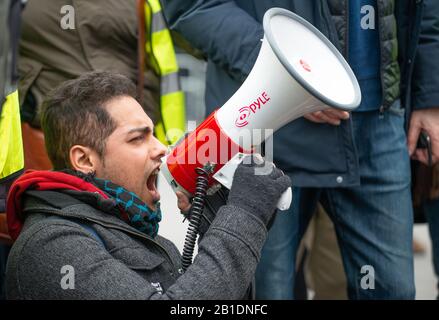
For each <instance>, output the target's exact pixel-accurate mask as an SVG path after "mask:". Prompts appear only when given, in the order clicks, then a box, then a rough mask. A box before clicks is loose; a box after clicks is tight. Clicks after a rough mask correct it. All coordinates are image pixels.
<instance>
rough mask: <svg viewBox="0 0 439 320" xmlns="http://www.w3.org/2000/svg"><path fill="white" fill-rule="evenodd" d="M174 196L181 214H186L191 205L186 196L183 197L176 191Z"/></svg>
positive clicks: (181, 193) (182, 194)
mask: <svg viewBox="0 0 439 320" xmlns="http://www.w3.org/2000/svg"><path fill="white" fill-rule="evenodd" d="M175 194H176V195H177V206H178V209H180V211H181V212H182V213H183V214H185V213H187V212H188V211H189V209H190V208H191V203H190V201H189V198H188V196H187V195H185V194H184V193H183V192H181V191H177V192H176V193H175Z"/></svg>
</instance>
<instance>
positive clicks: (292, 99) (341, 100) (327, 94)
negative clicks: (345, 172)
mask: <svg viewBox="0 0 439 320" xmlns="http://www.w3.org/2000/svg"><path fill="white" fill-rule="evenodd" d="M263 25H264V32H265V36H264V39H263V40H262V46H261V49H260V52H259V55H258V58H257V60H256V63H255V65H254V66H253V69H252V71H251V72H250V74H249V76H248V77H247V79H246V81H245V82H244V83H243V84H242V86H241V87H240V88H239V90H238V91H237V92H236V93H235V94H234V95H233V96H232V97H231V98H230V99H229V100H228V101H227V102H226V103H225V104H224V105H223V106H222V107H221V108H220V109H218V110H216V111H215V112H213V113H212V114H211V115H210V116H209V117H208V118H207V119H206V120H205V121H204V122H203V123H202V124H201V125H200V126H199V127H198V128H196V130H195V131H193V132H192V133H190V134H189V135H188V136H187V137H186V138H185V139H184V140H183V141H182V142H180V143H179V144H178V145H177V146H176V147H175V148H174V149H173V150H172V152H171V153H170V154H169V155H168V156H167V157H166V159H165V162H164V163H163V165H162V173H163V174H164V176H165V177H166V179H167V180H168V182H169V183H170V184H171V186H172V187H173V188H174V190H175V191H177V190H181V191H183V192H185V193H186V194H188V195H193V194H194V192H195V185H196V180H197V173H196V169H197V168H199V167H203V166H205V165H206V164H207V163H209V164H210V165H213V167H212V168H213V169H212V171H213V173H214V174H215V173H217V172H218V171H219V170H221V168H222V167H223V166H224V165H225V164H226V163H227V162H228V161H229V160H230V159H232V158H233V157H234V156H236V155H237V154H242V153H243V154H245V153H252V152H253V150H254V147H255V146H257V145H259V144H260V143H262V142H263V140H264V139H266V138H267V136H262V135H260V136H259V137H260V138H258V136H256V137H252V139H242V136H243V135H244V133H246V132H252V131H254V130H265V129H271V130H272V132H274V131H276V130H277V129H279V128H280V127H282V126H284V125H285V124H287V123H289V122H291V121H293V120H294V119H297V118H299V117H301V116H303V115H305V114H307V113H310V112H314V111H319V110H323V109H326V108H329V107H333V108H338V109H342V110H346V111H351V110H353V109H355V108H357V107H358V106H359V104H360V102H361V93H360V88H359V85H358V82H357V80H356V78H355V76H354V73H353V72H352V70H351V68H350V67H349V65H348V63H347V62H346V61H345V60H344V58H343V56H342V55H341V54H340V52H339V51H338V50H337V49H336V48H335V47H334V45H333V44H332V43H331V42H330V41H329V40H328V39H327V38H326V37H325V36H324V35H323V34H322V33H321V32H320V31H318V30H317V29H316V28H315V27H314V26H313V25H311V24H310V23H309V22H307V21H306V20H304V19H303V18H301V17H299V16H297V15H295V14H294V13H292V12H290V11H287V10H284V9H280V8H272V9H270V10H268V11H267V12H266V14H265V16H264V21H263ZM206 143H207V144H209V146H210V148H209V150H208V151H206V152H204V149H206ZM212 145H213V147H212ZM200 151H203V152H200ZM200 153H201V155H200ZM191 157H192V158H191ZM214 184H215V180H213V179H210V180H209V186H212V185H214Z"/></svg>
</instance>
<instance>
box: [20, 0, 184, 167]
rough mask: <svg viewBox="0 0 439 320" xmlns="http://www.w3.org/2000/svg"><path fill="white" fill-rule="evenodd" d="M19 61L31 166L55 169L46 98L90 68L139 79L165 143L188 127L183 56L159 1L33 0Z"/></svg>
mask: <svg viewBox="0 0 439 320" xmlns="http://www.w3.org/2000/svg"><path fill="white" fill-rule="evenodd" d="M18 68H19V74H20V82H19V92H20V97H21V98H20V105H21V113H22V120H23V122H24V123H23V136H24V144H25V162H26V167H27V168H33V169H48V168H50V162H49V161H48V159H47V155H46V152H45V150H44V143H43V141H44V140H43V139H44V138H43V135H42V132H41V131H40V129H39V128H40V116H39V112H40V108H41V103H42V101H43V99H44V98H45V97H46V96H47V94H48V93H49V92H50V91H51V90H52V89H54V88H55V87H56V86H58V85H59V84H60V83H62V82H64V81H66V80H70V79H74V78H77V77H78V76H80V75H81V74H83V73H85V72H90V71H96V70H105V71H112V72H117V73H120V74H123V75H125V76H127V77H128V78H129V79H131V80H132V81H134V82H135V83H136V84H137V90H138V99H139V101H140V102H141V105H142V106H143V108H144V110H145V111H146V112H147V113H148V114H149V115H150V116H151V118H152V120H153V121H154V123H155V125H156V127H157V129H156V135H157V137H158V138H159V139H160V140H161V141H162V142H164V143H172V142H175V141H176V140H177V139H178V138H179V137H180V136H181V135H182V134H183V132H184V130H185V104H184V94H183V92H182V90H181V87H180V82H179V75H178V72H179V69H178V63H177V60H176V56H175V49H174V45H173V42H172V39H171V35H170V32H169V30H168V28H167V25H166V22H165V19H164V17H163V14H162V11H161V6H160V2H159V1H158V0H148V1H145V0H143V1H141V0H127V1H119V0H96V1H88V0H75V1H73V2H72V3H71V5H66V3H65V1H62V0H38V1H36V0H29V1H28V3H27V5H26V8H25V9H24V11H23V26H22V34H21V39H20V56H19V63H18ZM169 130H171V132H170V135H169V136H168V137H166V133H165V132H166V131H169ZM168 133H169V132H168Z"/></svg>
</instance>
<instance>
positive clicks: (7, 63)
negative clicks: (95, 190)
mask: <svg viewBox="0 0 439 320" xmlns="http://www.w3.org/2000/svg"><path fill="white" fill-rule="evenodd" d="M20 13H21V1H20V0H4V1H1V2H0V30H2V31H1V32H0V300H2V299H4V285H3V284H4V274H5V265H6V259H7V256H8V253H9V249H10V246H9V245H10V243H11V239H10V237H9V235H8V231H7V225H6V214H5V210H6V195H7V193H8V190H9V188H10V186H11V185H12V182H13V181H14V180H15V179H16V178H18V176H19V175H20V174H21V173H22V172H23V165H24V160H23V143H22V139H21V129H20V109H19V105H18V93H17V79H18V76H17V70H16V58H17V48H18V37H19V29H20Z"/></svg>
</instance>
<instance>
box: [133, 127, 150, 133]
mask: <svg viewBox="0 0 439 320" xmlns="http://www.w3.org/2000/svg"><path fill="white" fill-rule="evenodd" d="M137 132H140V133H143V134H148V133H150V132H152V129H151V128H150V127H142V128H134V129H131V130H130V131H128V132H127V134H131V133H137Z"/></svg>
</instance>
